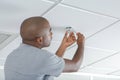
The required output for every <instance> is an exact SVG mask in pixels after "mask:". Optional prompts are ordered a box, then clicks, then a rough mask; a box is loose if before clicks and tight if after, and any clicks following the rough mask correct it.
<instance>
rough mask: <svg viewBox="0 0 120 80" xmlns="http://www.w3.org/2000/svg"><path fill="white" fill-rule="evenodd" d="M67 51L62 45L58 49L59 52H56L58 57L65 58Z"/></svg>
mask: <svg viewBox="0 0 120 80" xmlns="http://www.w3.org/2000/svg"><path fill="white" fill-rule="evenodd" d="M65 50H66V47H65V46H63V45H61V46H60V47H59V48H58V50H57V52H56V55H57V56H59V57H63V55H64V52H65Z"/></svg>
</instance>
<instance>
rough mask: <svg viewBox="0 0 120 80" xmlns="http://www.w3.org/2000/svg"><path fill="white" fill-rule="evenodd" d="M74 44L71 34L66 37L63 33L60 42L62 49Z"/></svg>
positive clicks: (72, 34)
mask: <svg viewBox="0 0 120 80" xmlns="http://www.w3.org/2000/svg"><path fill="white" fill-rule="evenodd" d="M75 42H76V38H75V35H74V33H73V32H71V33H70V34H69V35H68V32H66V33H65V36H64V38H63V40H62V43H61V45H62V46H64V47H66V48H67V47H69V46H71V45H72V44H74V43H75Z"/></svg>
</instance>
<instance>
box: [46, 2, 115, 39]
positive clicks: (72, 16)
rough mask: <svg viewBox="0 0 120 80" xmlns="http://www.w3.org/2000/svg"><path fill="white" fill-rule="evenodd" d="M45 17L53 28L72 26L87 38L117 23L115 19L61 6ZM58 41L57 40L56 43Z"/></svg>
mask: <svg viewBox="0 0 120 80" xmlns="http://www.w3.org/2000/svg"><path fill="white" fill-rule="evenodd" d="M44 17H46V18H47V19H48V20H49V21H50V23H51V25H52V26H56V27H57V26H59V27H60V26H61V27H63V28H65V27H66V26H71V27H73V28H74V29H75V30H76V31H80V32H82V33H84V35H85V36H86V37H88V36H90V35H92V34H94V33H95V32H97V31H99V30H101V29H103V28H105V27H106V26H108V25H110V24H111V23H113V22H115V21H116V19H114V18H110V17H106V16H101V15H97V14H91V13H88V12H85V11H83V10H80V9H76V8H72V7H68V6H65V5H61V4H59V5H57V6H56V7H54V8H53V9H52V10H51V11H49V12H48V13H47V14H45V15H44ZM58 29H59V28H58ZM58 31H59V30H58ZM61 34H62V33H61ZM57 40H58V39H56V41H57Z"/></svg>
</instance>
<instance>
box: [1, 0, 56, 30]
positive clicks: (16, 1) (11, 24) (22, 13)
mask: <svg viewBox="0 0 120 80" xmlns="http://www.w3.org/2000/svg"><path fill="white" fill-rule="evenodd" d="M26 4H27V5H26ZM53 4H54V2H50V1H43V0H36V1H35V0H26V1H24V0H10V1H8V0H1V1H0V10H1V12H0V22H1V23H0V30H2V31H7V32H19V26H20V24H21V22H22V21H23V20H24V19H25V18H28V17H31V16H40V15H41V14H42V13H44V12H45V11H46V10H47V9H48V8H50V7H51V6H52V5H53ZM8 29H9V30H8Z"/></svg>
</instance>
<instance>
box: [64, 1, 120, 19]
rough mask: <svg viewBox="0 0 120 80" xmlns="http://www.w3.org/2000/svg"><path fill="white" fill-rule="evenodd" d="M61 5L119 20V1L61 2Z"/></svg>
mask: <svg viewBox="0 0 120 80" xmlns="http://www.w3.org/2000/svg"><path fill="white" fill-rule="evenodd" d="M63 3H65V4H67V5H72V6H75V7H78V8H81V9H83V10H88V11H91V12H95V13H99V14H102V15H109V16H113V17H117V18H120V10H119V7H120V5H119V4H120V0H92V1H91V0H63Z"/></svg>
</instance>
